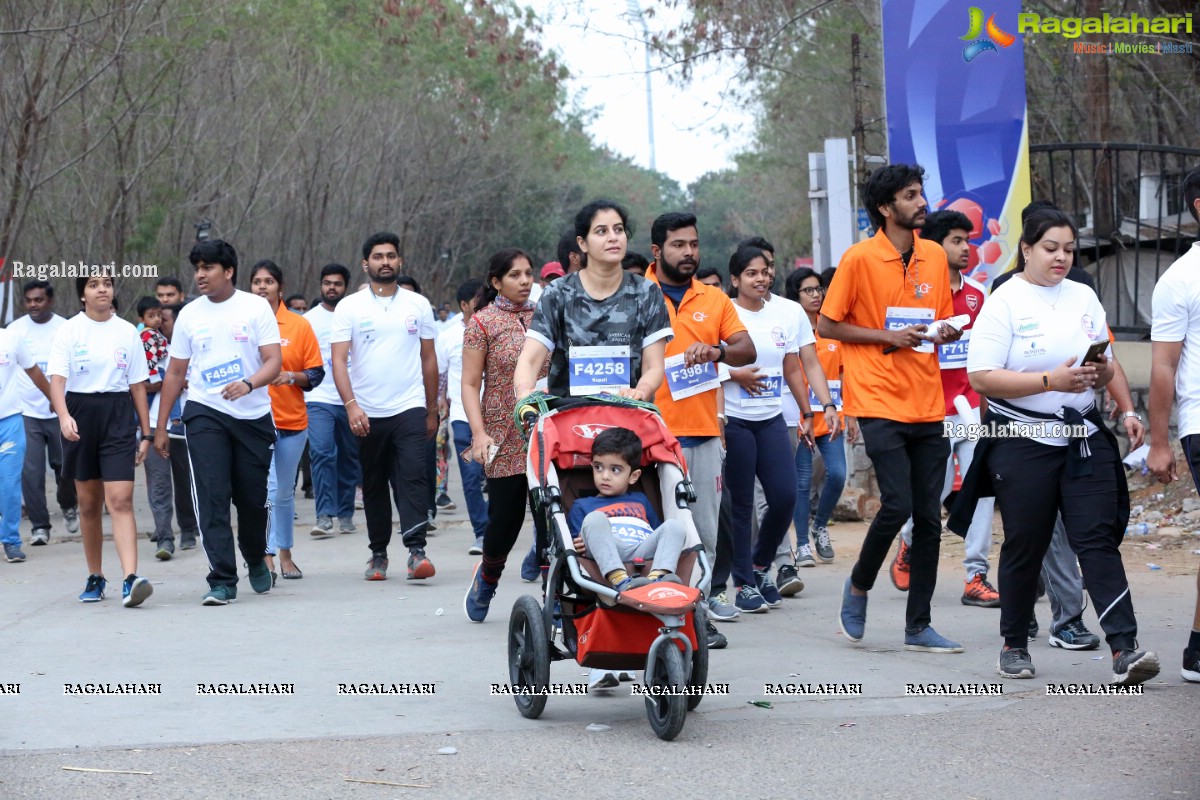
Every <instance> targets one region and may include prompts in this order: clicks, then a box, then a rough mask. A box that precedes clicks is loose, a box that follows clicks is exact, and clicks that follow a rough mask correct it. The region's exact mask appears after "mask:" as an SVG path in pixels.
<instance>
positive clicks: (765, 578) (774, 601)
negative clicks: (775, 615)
mask: <svg viewBox="0 0 1200 800" xmlns="http://www.w3.org/2000/svg"><path fill="white" fill-rule="evenodd" d="M754 585H755V588H757V589H758V593H759V594H760V595H762V599H763V602H764V603H766V604H767V608H779V607H780V606H781V605H783V597H782V596H781V595H780V594H779V588H778V587H777V586H776V585H775V583H774V581H772V580H771V573H770V572H768V571H767V570H758V569H756V570H754Z"/></svg>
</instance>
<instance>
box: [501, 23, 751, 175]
mask: <svg viewBox="0 0 1200 800" xmlns="http://www.w3.org/2000/svg"><path fill="white" fill-rule="evenodd" d="M525 4H526V5H528V6H529V7H531V8H532V9H533V10H534V11H535V12H536V13H537V14H538V16H539V18H540V19H541V20H542V27H543V32H542V36H541V41H542V44H543V47H544V48H545V49H547V50H553V51H557V53H558V54H559V58H560V61H561V62H562V63H563V64H564V65H565V66H566V67H567V69H569V70H570V72H571V78H570V80H569V81H568V84H567V85H568V91H569V92H570V93H571V94H572V95H573V97H574V99H575V101H576V102H577V103H578V104H579V105H580V107H582V108H585V109H590V110H592V111H594V112H596V117H595V121H594V122H593V123H592V126H591V128H590V133H591V134H592V137H593V139H594V140H595V141H596V142H597V143H599V144H603V145H606V146H608V148H609V149H610V150H613V151H614V152H616V153H619V154H620V155H624V156H628V157H630V158H631V159H633V161H634V163H636V164H638V165H639V166H643V167H650V166H651V158H650V144H649V132H648V128H647V113H646V56H645V48H644V47H643V45H642V38H643V37H642V26H641V24H640V23H639V22H636V21H634V20H633V18H632V17H631V16H630V14H629V11H628V9H627V6H626V4H625V3H623V2H621V0H525ZM642 7H643V8H645V7H646V4H645V2H644V0H643V3H642ZM656 8H657V10H656V15H655V16H654V17H648V18H647V19H646V24H647V25H648V26H649V27H650V31H651V33H652V34H653V33H654V32H655V31H661V30H663V29H664V27H665V26H667V25H669V24H670V23H671V22H672V21H678V19H679V17H678V16H676V17H675V18H674V19H673V20H672V18H670V17H668V16H666V15H667V14H668V13H669V11H667V10H664V9H663V8H662V7H661V6H657V7H656ZM651 65H652V68H654V69H656V71H652V72H651V92H652V99H653V105H654V140H655V141H654V145H655V146H654V153H655V156H656V158H655V164H654V165H655V166H656V168H657V169H658V171H659V172H662V173H664V174H666V175H667V176H669V177H671V178H674V179H675V180H676V181H678V182H679V184H680V186H682V187H684V188H686V187H687V185H688V184H689V183H691V182H692V181H694V180H695V179H696V178H698V177H700V176H701V175H703V174H705V173H706V172H712V171H714V170H719V169H722V168H724V167H728V166H732V156H733V155H734V154H735V153H737V152H739V151H741V150H744V149H746V148H747V147H748V146H749V143H750V140H751V136H752V134H753V127H754V120H753V116H752V115H751V114H749V113H746V112H745V111H744V110H743V109H742V108H740V107H739V106H738V105H737V104H735V103H730V102H723V100H722V90H723V89H724V88H725V87H726V86H728V85H729V84H730V82H731V81H736V80H737V76H736V69H735V68H734V67H732V66H729V65H711V66H704V67H703V68H701V69H699V70H697V74H696V76H695V77H694V78H693V79H692V81H691V82H690V83H689V85H687V86H680V85H679V84H678V83H677V82H672V81H671V80H670V77H669V74H668V72H667V71H665V70H663V69H659V68H660V67H661V65H660V64H658V63H656V62H654V61H652V62H651Z"/></svg>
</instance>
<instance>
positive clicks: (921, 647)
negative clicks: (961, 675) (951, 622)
mask: <svg viewBox="0 0 1200 800" xmlns="http://www.w3.org/2000/svg"><path fill="white" fill-rule="evenodd" d="M904 649H905V650H911V651H913V652H915V653H961V652H962V651H963V646H962V645H961V644H959V643H958V642H952V641H950V640H949V639H947V638H946V637H945V636H942V635H941V634H940V633H938V632H937V631H935V630H934V629H933V626H932V625H927V626H926V627H925V629H924V630H922V631H921V632H920V633H906V634H904Z"/></svg>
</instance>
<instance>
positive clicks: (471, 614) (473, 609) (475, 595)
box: [463, 561, 496, 622]
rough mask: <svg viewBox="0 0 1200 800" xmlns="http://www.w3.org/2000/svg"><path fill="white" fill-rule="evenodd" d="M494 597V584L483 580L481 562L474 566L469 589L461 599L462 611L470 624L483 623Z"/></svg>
mask: <svg viewBox="0 0 1200 800" xmlns="http://www.w3.org/2000/svg"><path fill="white" fill-rule="evenodd" d="M495 596H496V584H494V583H488V582H487V581H485V580H484V579H483V562H482V561H481V562H479V563H478V564H476V565H475V572H474V573H472V575H471V588H470V589H467V594H466V596H465V597H464V598H463V611H465V612H467V619H469V620H471V622H483V621H484V620H485V619H487V613H488V609H489V608H491V605H492V598H493V597H495Z"/></svg>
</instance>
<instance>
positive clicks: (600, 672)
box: [588, 669, 621, 692]
mask: <svg viewBox="0 0 1200 800" xmlns="http://www.w3.org/2000/svg"><path fill="white" fill-rule="evenodd" d="M620 685H621V679H620V678H619V677H617V673H616V672H611V671H609V670H607V669H593V670H592V671H591V673H589V674H588V691H589V692H594V691H598V690H599V691H607V690H609V689H615V688H617V687H618V686H620Z"/></svg>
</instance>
